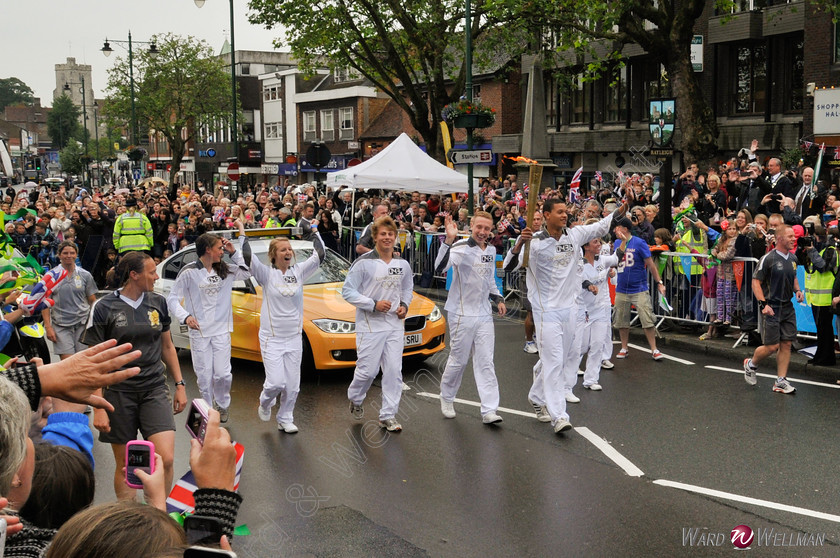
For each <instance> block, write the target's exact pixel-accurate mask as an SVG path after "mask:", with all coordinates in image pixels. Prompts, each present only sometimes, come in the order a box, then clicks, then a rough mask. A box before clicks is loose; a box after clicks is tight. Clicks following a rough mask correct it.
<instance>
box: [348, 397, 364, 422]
mask: <svg viewBox="0 0 840 558" xmlns="http://www.w3.org/2000/svg"><path fill="white" fill-rule="evenodd" d="M350 414H351V415H353V418H354V419H356V420H362V419H363V418H364V417H365V408H364V407H362V406H361V405H356V404H355V403H353V402H352V401H351V402H350Z"/></svg>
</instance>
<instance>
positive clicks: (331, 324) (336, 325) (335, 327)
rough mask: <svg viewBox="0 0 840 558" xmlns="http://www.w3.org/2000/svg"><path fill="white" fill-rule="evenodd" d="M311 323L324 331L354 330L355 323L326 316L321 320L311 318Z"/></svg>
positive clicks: (342, 331)
mask: <svg viewBox="0 0 840 558" xmlns="http://www.w3.org/2000/svg"><path fill="white" fill-rule="evenodd" d="M312 323H313V324H315V325H316V326H318V329H320V330H321V331H323V332H326V333H355V332H356V324H355V323H354V322H345V321H342V320H330V319H328V318H324V319H321V320H312Z"/></svg>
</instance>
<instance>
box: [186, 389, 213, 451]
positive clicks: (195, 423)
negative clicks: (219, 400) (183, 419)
mask: <svg viewBox="0 0 840 558" xmlns="http://www.w3.org/2000/svg"><path fill="white" fill-rule="evenodd" d="M209 418H210V405H208V404H207V402H206V401H205V400H204V399H193V400H192V404H191V405H190V408H189V412H188V413H187V424H186V427H187V432H189V434H190V436H192V437H193V438H195V439H196V440H198V441H199V442H201V443H202V444H203V443H204V435H205V434H206V433H207V421H208V419H209Z"/></svg>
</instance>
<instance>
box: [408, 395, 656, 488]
mask: <svg viewBox="0 0 840 558" xmlns="http://www.w3.org/2000/svg"><path fill="white" fill-rule="evenodd" d="M417 395H420V396H422V397H429V398H431V399H440V394H438V393H428V392H425V391H424V392H420V393H418V394H417ZM455 403H460V404H462V405H469V406H471V407H481V403H477V402H475V401H469V400H467V399H458V398H455ZM496 411H497V412H500V413H510V414H512V415H519V416H522V417H527V418H534V413H533V412H531V413H528V412H525V411H520V410H518V409H508V408H507V407H499V408H498V409H496ZM574 430H575V431H576V432H577V433H578V434H580V435H581V436H583V437H584V438H586V439H587V440H589V441H590V442H591V443H592V445H594V446H595V447H596V448H598V449H599V450H601V452H602V453H603V454H604V455H606V456H607V457H609V458H610V459H611V460H612V461H613V463H615V464H616V465H618V466H619V467H620V468H621V469H623V470H624V472H625V473H627V474H628V475H630V476H631V477H641V476H643V475H644V472H642V470H641V469H639V468H638V467H636V466H635V465H633V463H631V462H630V460H629V459H627V458H626V457H624V456H623V455H621V454H620V453H619V452H618V451H617V450H616V449H615V448H614V447H612V446H611V445H610V444H609V443H608V442H607V441H606V440H604V439H603V438H601V437H600V436H598V435H597V434H595V433H594V432H592V431H591V430H589V429H588V428H587V427H585V426H578V427H575V428H574Z"/></svg>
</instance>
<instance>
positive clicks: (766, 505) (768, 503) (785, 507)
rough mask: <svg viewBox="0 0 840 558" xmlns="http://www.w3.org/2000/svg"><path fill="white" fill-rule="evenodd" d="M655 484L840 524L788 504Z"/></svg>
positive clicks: (682, 485)
mask: <svg viewBox="0 0 840 558" xmlns="http://www.w3.org/2000/svg"><path fill="white" fill-rule="evenodd" d="M653 484H658V485H659V486H667V487H669V488H676V489H678V490H685V491H687V492H694V493H696V494H703V495H704V496H712V497H714V498H722V499H724V500H731V501H733V502H741V503H744V504H751V505H753V506H760V507H762V508H770V509H774V510H779V511H785V512H789V513H795V514H798V515H807V516H809V517H815V518H817V519H825V520H826V521H834V522H835V523H840V515H833V514H830V513H825V512H820V511H816V510H809V509H806V508H800V507H798V506H789V505H787V504H780V503H778V502H771V501H769V500H760V499H758V498H750V497H749V496H741V495H740V494H732V493H731V492H722V491H720V490H714V489H711V488H704V487H702V486H695V485H693V484H685V483H681V482H675V481H669V480H665V479H657V480H655V481H653Z"/></svg>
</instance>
